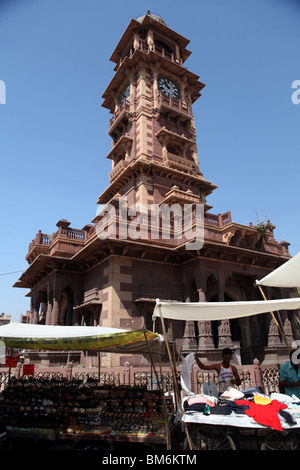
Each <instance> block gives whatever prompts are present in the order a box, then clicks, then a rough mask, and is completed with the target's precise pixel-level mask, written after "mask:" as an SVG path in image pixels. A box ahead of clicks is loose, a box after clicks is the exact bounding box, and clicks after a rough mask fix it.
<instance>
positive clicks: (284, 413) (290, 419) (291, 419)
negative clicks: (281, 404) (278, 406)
mask: <svg viewBox="0 0 300 470" xmlns="http://www.w3.org/2000/svg"><path fill="white" fill-rule="evenodd" d="M279 416H280V417H281V418H283V419H284V421H286V422H287V423H288V424H290V425H291V426H292V425H294V424H297V421H296V419H295V417H294V416H293V415H292V414H291V413H290V412H289V411H287V410H279Z"/></svg>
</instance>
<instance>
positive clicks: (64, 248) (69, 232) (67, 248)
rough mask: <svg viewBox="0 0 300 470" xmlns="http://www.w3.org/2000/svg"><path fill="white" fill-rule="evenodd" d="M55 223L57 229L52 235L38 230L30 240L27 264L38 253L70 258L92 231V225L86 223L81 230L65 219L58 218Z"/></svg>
mask: <svg viewBox="0 0 300 470" xmlns="http://www.w3.org/2000/svg"><path fill="white" fill-rule="evenodd" d="M56 225H57V227H58V230H57V231H56V232H55V233H53V234H52V235H49V234H45V233H42V232H41V230H39V232H38V233H37V234H36V236H35V238H34V239H33V240H32V241H31V243H30V244H29V249H28V253H27V255H26V260H27V261H28V263H29V264H31V263H32V261H33V260H34V259H35V258H36V257H37V256H38V255H40V254H46V255H49V256H63V257H66V258H71V257H72V256H73V255H74V254H75V253H77V252H78V251H79V250H80V249H81V248H82V247H83V245H84V242H85V240H87V239H88V238H89V237H90V236H91V235H92V233H94V226H92V225H86V226H85V227H84V228H83V229H82V230H80V229H74V228H71V227H70V222H68V221H67V220H65V219H62V220H60V221H59V222H57V224H56Z"/></svg>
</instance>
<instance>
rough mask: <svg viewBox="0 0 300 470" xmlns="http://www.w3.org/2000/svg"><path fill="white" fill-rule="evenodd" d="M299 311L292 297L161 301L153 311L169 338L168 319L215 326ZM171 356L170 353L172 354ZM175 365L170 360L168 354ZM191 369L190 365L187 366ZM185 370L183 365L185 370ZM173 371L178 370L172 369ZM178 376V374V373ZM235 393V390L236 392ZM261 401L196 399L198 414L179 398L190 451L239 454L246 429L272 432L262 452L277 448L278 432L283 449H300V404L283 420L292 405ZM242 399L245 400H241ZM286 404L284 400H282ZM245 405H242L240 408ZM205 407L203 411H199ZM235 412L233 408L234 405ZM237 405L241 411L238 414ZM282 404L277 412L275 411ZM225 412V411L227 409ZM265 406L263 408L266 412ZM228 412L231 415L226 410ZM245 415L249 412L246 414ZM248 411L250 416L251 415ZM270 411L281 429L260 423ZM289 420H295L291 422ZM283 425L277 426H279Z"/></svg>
mask: <svg viewBox="0 0 300 470" xmlns="http://www.w3.org/2000/svg"><path fill="white" fill-rule="evenodd" d="M299 308H300V298H299V297H297V298H288V299H278V300H266V299H265V300H263V301H244V302H224V303H222V302H189V303H183V302H171V301H169V302H161V301H160V300H159V299H157V301H156V305H155V308H154V312H153V320H154V321H155V319H156V318H160V320H161V324H162V330H163V332H164V335H165V334H166V333H165V332H166V330H165V325H164V321H165V319H168V320H182V321H211V320H225V319H232V318H240V317H247V316H251V315H258V314H263V313H268V312H270V313H271V312H273V311H274V310H276V311H277V310H278V311H279V310H295V309H299ZM169 354H170V353H169ZM170 360H171V355H170ZM189 366H191V362H190V363H189ZM183 369H185V368H184V366H183ZM173 370H174V366H173ZM174 374H175V370H174ZM233 390H234V389H233ZM259 396H260V394H259V391H255V394H253V396H252V397H251V399H249V397H245V395H244V394H242V395H240V397H239V399H235V397H230V396H229V397H228V396H223V397H221V398H220V396H219V395H217V396H214V397H212V396H204V395H202V396H200V397H197V396H193V397H192V398H193V400H194V404H195V403H196V404H197V409H194V410H193V409H191V408H190V409H188V410H187V408H186V407H185V405H186V397H185V398H184V399H182V397H180V398H181V401H180V407H179V414H178V417H177V418H178V420H180V421H181V422H182V423H183V424H184V426H185V430H186V440H185V448H186V449H191V450H192V449H203V450H204V449H209V450H211V449H220V450H225V449H235V448H236V446H235V442H234V439H233V436H236V434H237V430H239V439H238V440H239V441H240V430H241V429H243V430H247V431H248V432H249V431H250V430H251V431H253V430H254V431H255V435H256V434H257V430H259V431H262V432H263V433H264V432H265V431H270V430H272V434H271V435H270V436H269V435H268V436H267V435H266V436H264V440H263V443H262V446H261V448H262V449H265V448H276V443H277V442H278V441H277V435H276V434H275V435H274V432H275V433H276V432H277V433H278V432H279V433H280V439H279V442H280V445H284V444H283V443H285V444H286V446H287V447H286V448H293V449H294V448H295V449H296V448H297V449H300V434H299V431H298V428H300V400H298V399H297V398H295V400H294V402H293V403H292V406H293V413H292V414H291V410H288V413H287V414H286V415H285V418H283V417H282V416H281V415H280V416H279V415H278V413H279V411H280V410H285V409H286V408H288V405H287V404H286V403H285V402H281V401H279V400H277V399H273V398H271V397H266V396H263V397H262V398H263V399H266V400H268V403H267V404H266V403H264V404H262V403H259V404H258V403H255V402H254V401H253V400H255V397H256V399H258V397H259ZM241 398H242V399H241ZM284 400H285V398H284ZM208 402H211V404H208ZM241 402H242V403H241ZM201 404H202V406H201ZM233 404H234V405H235V408H232V405H233ZM239 405H241V406H242V408H243V413H241V408H239V411H237V408H238V407H239ZM276 405H278V409H277V411H274V408H276ZM225 407H227V408H225ZM262 407H264V408H262ZM228 410H229V411H228ZM245 410H247V411H245ZM248 410H250V411H248ZM268 411H270V414H272V413H273V412H274V415H272V416H273V417H274V416H275V418H276V422H277V427H275V428H274V427H273V425H270V423H269V421H268V420H266V421H264V420H262V419H258V418H257V417H258V416H259V414H264V416H265V415H266V414H267V413H268ZM287 418H289V419H292V421H291V422H290V421H289V420H287ZM284 419H286V420H287V421H286V423H284V425H283V424H282V420H284ZM278 423H279V424H278ZM248 437H249V436H248Z"/></svg>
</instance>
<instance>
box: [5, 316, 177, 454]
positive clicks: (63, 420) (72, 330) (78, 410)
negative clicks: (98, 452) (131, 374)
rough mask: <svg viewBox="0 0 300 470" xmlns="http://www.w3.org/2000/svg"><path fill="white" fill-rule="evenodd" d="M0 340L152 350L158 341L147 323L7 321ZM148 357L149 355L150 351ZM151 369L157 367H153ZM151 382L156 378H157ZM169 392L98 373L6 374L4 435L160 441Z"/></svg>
mask: <svg viewBox="0 0 300 470" xmlns="http://www.w3.org/2000/svg"><path fill="white" fill-rule="evenodd" d="M0 340H1V341H3V342H4V343H5V345H6V346H7V347H12V348H22V349H38V350H52V351H53V350H55V351H61V350H89V349H92V350H95V349H96V350H98V351H105V352H117V353H143V354H149V355H150V356H151V358H155V357H156V358H158V357H160V354H161V352H162V351H163V347H164V341H163V338H162V337H161V335H159V334H157V333H152V332H151V331H148V330H145V329H141V330H133V331H130V330H119V329H113V328H101V327H77V326H74V327H67V326H66V327H64V326H57V327H56V326H48V325H46V326H45V325H31V324H25V325H22V324H17V323H11V324H8V325H4V326H0ZM151 360H152V359H151ZM154 373H157V372H156V371H154ZM158 383H159V380H158ZM173 416H174V407H173V400H172V397H169V396H165V395H164V393H163V392H162V390H160V389H159V388H158V389H157V390H147V389H146V387H134V386H129V385H128V386H119V387H116V386H114V387H111V386H103V385H101V384H100V383H99V382H98V381H95V380H89V381H87V382H83V381H80V380H74V379H73V380H72V381H67V380H66V379H63V378H60V379H58V378H53V379H44V378H36V377H22V378H21V379H19V380H17V379H15V378H12V379H11V380H10V382H9V384H8V386H7V387H6V388H5V389H4V390H3V392H2V393H1V395H0V419H1V422H2V424H3V423H5V429H6V433H7V437H8V440H9V441H11V440H12V439H20V438H22V439H26V438H27V439H35V440H37V439H42V440H44V441H45V440H47V441H49V442H56V443H57V442H62V441H64V442H68V443H71V444H72V446H73V447H74V448H76V447H77V448H78V446H80V445H83V443H87V442H95V441H97V442H98V443H99V442H101V443H103V444H104V445H105V444H109V445H112V444H115V443H121V442H124V443H126V442H127V443H129V442H135V443H137V442H138V443H143V444H146V445H147V444H149V445H154V444H155V445H162V446H166V444H168V443H169V429H170V423H171V421H172V417H173Z"/></svg>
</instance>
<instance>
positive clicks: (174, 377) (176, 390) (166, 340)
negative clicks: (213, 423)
mask: <svg viewBox="0 0 300 470" xmlns="http://www.w3.org/2000/svg"><path fill="white" fill-rule="evenodd" d="M158 308H159V315H160V319H161V326H162V330H163V335H164V339H165V343H166V348H167V351H168V356H169V361H170V364H171V368H172V373H173V379H174V387H175V393H176V395H177V401H178V403H179V406H180V412H181V416H183V414H184V412H183V409H182V404H181V398H180V394H179V390H178V384H177V377H176V373H175V369H174V364H173V361H172V356H171V352H170V348H169V343H168V338H167V333H166V328H165V323H164V319H163V316H162V311H161V306H160V305H158ZM183 424H184V428H185V433H186V437H187V440H188V443H189V448H190V450H193V449H192V444H191V440H190V435H189V432H188V428H187V424H186V422H185V421H184V423H183Z"/></svg>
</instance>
